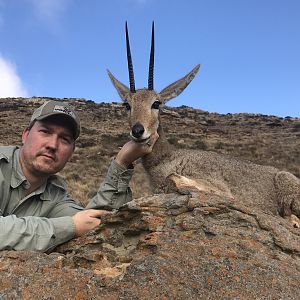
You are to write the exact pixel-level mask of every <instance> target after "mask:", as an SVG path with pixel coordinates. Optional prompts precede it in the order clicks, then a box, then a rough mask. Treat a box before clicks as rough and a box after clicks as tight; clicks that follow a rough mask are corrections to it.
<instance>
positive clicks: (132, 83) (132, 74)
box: [126, 21, 135, 93]
mask: <svg viewBox="0 0 300 300" xmlns="http://www.w3.org/2000/svg"><path fill="white" fill-rule="evenodd" d="M126 49H127V62H128V72H129V83H130V92H131V93H135V84H134V73H133V65H132V59H131V53H130V45H129V37H128V28H127V21H126Z"/></svg>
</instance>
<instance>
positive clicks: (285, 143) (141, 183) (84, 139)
mask: <svg viewBox="0 0 300 300" xmlns="http://www.w3.org/2000/svg"><path fill="white" fill-rule="evenodd" d="M45 99H50V98H29V99H17V98H8V99H5V98H3V99H0V120H1V122H0V130H1V131H0V132H1V140H0V144H2V145H9V144H20V137H21V133H22V129H23V128H24V127H25V126H26V125H27V124H28V122H29V120H30V117H31V114H32V111H33V110H34V109H35V108H37V107H38V106H39V105H40V104H41V103H42V102H43V101H45ZM63 100H65V101H70V103H72V105H74V106H75V107H76V110H77V111H78V112H79V115H80V119H81V123H82V134H81V137H80V138H79V140H78V142H77V148H76V151H75V154H74V156H73V159H72V160H71V162H70V163H69V165H68V166H67V167H66V169H65V170H64V172H63V175H64V176H65V178H66V180H67V181H68V183H69V186H70V190H71V193H72V194H73V195H74V197H75V199H78V200H79V201H81V202H82V203H86V201H87V199H88V198H89V197H91V196H92V195H93V194H94V193H95V191H96V190H97V187H98V185H99V183H100V182H101V179H102V178H103V176H104V174H105V172H106V169H107V167H108V164H109V161H110V159H111V158H112V157H113V156H114V155H115V154H116V153H117V152H118V149H119V147H121V146H122V145H123V144H124V143H125V142H126V141H127V140H128V137H129V135H128V133H129V126H128V125H127V122H126V121H127V119H126V117H127V112H126V111H125V109H124V107H123V106H122V105H121V103H113V104H108V103H99V104H97V103H94V102H92V101H86V100H83V99H63ZM162 122H163V124H164V129H165V131H166V133H167V136H168V139H169V141H170V142H171V143H172V144H174V145H175V146H176V147H178V148H187V149H203V150H208V151H215V152H219V153H226V154H229V155H232V156H236V157H240V158H242V159H245V160H250V161H253V162H255V163H258V164H263V165H272V166H275V167H277V168H279V169H282V170H288V171H290V172H292V173H293V174H295V175H296V176H298V177H300V142H299V138H300V119H299V118H290V117H286V118H280V117H276V116H267V115H259V114H242V113H241V114H226V115H221V114H217V113H208V112H205V111H202V110H197V109H192V108H189V107H178V108H170V107H165V108H164V109H163V110H162ZM124 124H125V126H124ZM136 173H137V174H136V176H135V178H134V180H133V190H134V193H135V196H136V197H139V196H142V195H147V194H149V193H151V189H150V187H149V185H148V184H147V177H145V175H144V172H143V169H142V168H141V166H140V165H138V166H137V167H136Z"/></svg>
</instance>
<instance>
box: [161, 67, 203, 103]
mask: <svg viewBox="0 0 300 300" xmlns="http://www.w3.org/2000/svg"><path fill="white" fill-rule="evenodd" d="M199 68H200V65H197V66H196V67H194V69H193V70H192V71H191V72H190V73H188V74H187V75H185V76H184V77H182V78H181V79H179V80H177V81H175V82H174V83H172V84H170V85H168V86H167V87H166V88H164V89H163V90H162V91H161V92H160V93H159V96H160V100H161V102H162V103H166V102H167V101H168V100H170V99H172V98H175V97H177V96H178V95H180V94H181V93H182V92H183V91H184V89H185V88H186V87H187V86H188V85H189V84H190V82H191V81H192V80H193V79H194V77H195V76H196V74H197V72H198V71H199Z"/></svg>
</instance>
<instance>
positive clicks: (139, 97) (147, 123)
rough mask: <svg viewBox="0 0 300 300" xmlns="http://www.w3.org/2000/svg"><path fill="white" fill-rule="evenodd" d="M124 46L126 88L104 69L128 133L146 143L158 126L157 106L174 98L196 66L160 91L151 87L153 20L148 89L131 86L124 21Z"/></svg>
mask: <svg viewBox="0 0 300 300" xmlns="http://www.w3.org/2000/svg"><path fill="white" fill-rule="evenodd" d="M126 48H127V61H128V71H129V83H130V88H128V87H127V86H126V85H124V84H123V83H121V82H120V81H119V80H117V79H116V78H115V77H114V76H113V75H112V73H111V72H110V71H109V70H107V72H108V75H109V77H110V79H111V81H112V83H113V85H114V87H115V88H116V90H117V92H118V94H119V96H120V97H121V99H122V100H123V104H124V106H125V108H126V109H127V110H128V113H129V120H130V126H131V131H130V136H131V138H132V139H133V140H134V141H135V142H138V143H147V142H148V140H149V139H150V136H151V134H153V133H155V131H157V129H158V126H159V108H160V106H161V105H163V104H165V103H166V102H167V101H169V100H170V99H172V98H175V97H177V96H178V95H179V94H181V93H182V92H183V90H184V89H185V88H186V87H187V86H188V85H189V83H190V82H191V81H192V80H193V79H194V77H195V75H196V74H197V72H198V70H199V68H200V65H196V66H195V67H194V69H193V70H192V71H191V72H189V73H188V74H187V75H185V76H184V77H182V78H181V79H179V80H177V81H175V82H174V83H172V84H170V85H169V86H167V87H166V88H164V89H163V90H162V91H161V92H159V93H157V92H156V91H155V90H154V88H153V73H154V72H153V71H154V23H152V39H151V51H150V62H149V76H148V88H143V89H137V90H136V89H135V83H134V73H133V64H132V59H131V52H130V44H129V37H128V28H127V22H126Z"/></svg>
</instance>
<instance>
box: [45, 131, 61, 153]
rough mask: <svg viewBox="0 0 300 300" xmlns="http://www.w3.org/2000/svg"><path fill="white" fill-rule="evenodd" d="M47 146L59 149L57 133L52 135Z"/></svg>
mask: <svg viewBox="0 0 300 300" xmlns="http://www.w3.org/2000/svg"><path fill="white" fill-rule="evenodd" d="M47 147H48V148H51V149H55V150H56V149H57V147H58V137H57V136H56V135H54V134H53V135H51V136H50V137H49V139H48V141H47Z"/></svg>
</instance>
